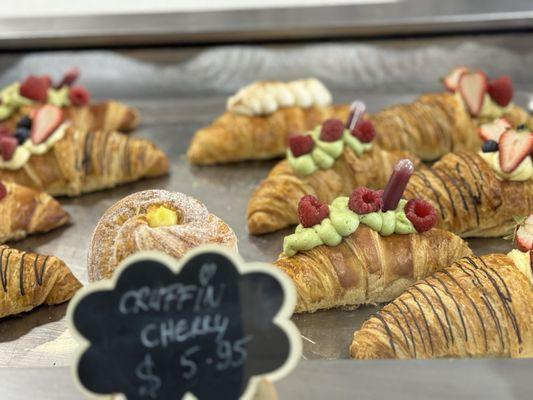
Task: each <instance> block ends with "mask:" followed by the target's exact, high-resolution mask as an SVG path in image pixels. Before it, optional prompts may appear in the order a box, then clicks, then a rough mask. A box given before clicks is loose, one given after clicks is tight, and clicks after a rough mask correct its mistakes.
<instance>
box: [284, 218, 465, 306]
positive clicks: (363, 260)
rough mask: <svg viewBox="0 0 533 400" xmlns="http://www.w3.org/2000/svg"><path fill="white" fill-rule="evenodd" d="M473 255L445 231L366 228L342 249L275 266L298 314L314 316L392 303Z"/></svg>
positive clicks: (319, 251) (310, 253)
mask: <svg viewBox="0 0 533 400" xmlns="http://www.w3.org/2000/svg"><path fill="white" fill-rule="evenodd" d="M470 254H471V250H470V249H469V247H468V245H467V244H466V243H465V242H464V241H463V240H462V239H461V238H459V237H458V236H456V235H454V234H453V233H450V232H447V231H444V230H440V229H431V230H429V231H427V232H424V233H415V234H407V235H399V234H398V235H391V236H386V237H385V236H381V235H380V234H379V233H377V232H376V231H374V230H372V229H371V228H369V227H367V226H361V225H360V226H359V228H357V230H356V231H355V232H354V233H352V234H351V235H350V236H347V237H345V238H344V239H343V241H342V242H341V243H340V244H339V245H337V246H333V247H330V246H326V245H320V246H317V247H315V248H313V249H312V250H308V251H303V252H299V253H296V254H295V255H294V256H291V257H288V256H286V255H284V254H282V255H281V256H280V258H279V259H278V260H277V261H276V262H275V263H274V265H275V266H277V267H278V268H280V269H281V270H282V271H283V272H285V273H286V274H287V275H288V276H289V277H290V278H291V279H292V281H293V282H294V285H295V286H296V292H297V304H296V312H314V311H317V310H320V309H326V308H333V307H354V306H359V305H362V304H374V303H381V302H387V301H390V300H392V299H394V298H395V297H396V296H398V295H399V294H400V293H401V292H402V291H403V290H404V289H405V288H407V287H408V286H409V285H411V284H412V283H414V282H415V281H416V280H417V279H420V278H423V277H425V276H428V275H430V274H431V273H433V272H434V271H436V270H439V269H441V268H445V267H446V266H448V265H450V264H451V263H452V262H453V261H455V260H458V259H460V258H461V257H464V256H467V255H470Z"/></svg>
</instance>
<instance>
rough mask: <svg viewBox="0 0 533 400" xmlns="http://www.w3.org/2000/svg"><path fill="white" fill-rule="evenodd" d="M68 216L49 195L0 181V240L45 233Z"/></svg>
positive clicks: (61, 223) (64, 222)
mask: <svg viewBox="0 0 533 400" xmlns="http://www.w3.org/2000/svg"><path fill="white" fill-rule="evenodd" d="M68 220H69V215H68V214H67V212H66V211H65V210H64V209H63V208H62V207H61V205H60V204H59V203H58V202H57V201H56V200H54V199H53V198H52V197H50V195H48V194H46V193H44V192H39V191H37V190H35V189H31V188H28V187H26V186H21V185H18V184H16V183H12V182H5V183H2V182H0V243H4V242H7V241H9V240H17V239H22V238H24V237H26V236H27V235H29V234H32V233H38V232H48V231H51V230H52V229H55V228H57V227H60V226H61V225H64V224H66V223H67V222H68Z"/></svg>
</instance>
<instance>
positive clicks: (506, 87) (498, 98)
mask: <svg viewBox="0 0 533 400" xmlns="http://www.w3.org/2000/svg"><path fill="white" fill-rule="evenodd" d="M488 92H489V95H490V97H491V98H492V100H494V102H495V103H496V104H498V105H499V106H501V107H505V106H507V105H508V104H509V103H510V102H511V100H512V99H513V93H514V90H513V81H511V78H509V77H508V76H506V75H503V76H500V77H499V78H497V79H493V80H492V81H491V82H490V83H489V87H488Z"/></svg>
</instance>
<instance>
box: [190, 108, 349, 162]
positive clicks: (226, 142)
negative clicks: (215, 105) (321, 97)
mask: <svg viewBox="0 0 533 400" xmlns="http://www.w3.org/2000/svg"><path fill="white" fill-rule="evenodd" d="M347 116H348V106H347V105H340V106H329V107H311V108H300V107H288V108H281V109H279V110H277V111H276V112H274V113H272V114H270V115H267V116H246V115H239V114H234V113H232V112H228V111H227V112H225V113H224V114H222V115H221V116H220V117H219V118H217V119H216V120H215V121H214V122H213V123H212V124H211V125H209V126H207V127H205V128H202V129H200V130H199V131H197V132H196V133H195V134H194V137H193V139H192V142H191V145H190V147H189V150H188V152H187V157H188V159H189V162H190V163H192V164H204V165H209V164H217V163H226V162H235V161H243V160H262V159H269V158H275V157H279V156H281V155H283V154H284V153H285V149H286V147H287V138H288V136H289V135H290V134H292V133H300V132H305V131H308V130H310V129H312V128H314V127H315V126H317V125H318V124H320V123H321V122H323V121H324V120H326V119H328V118H339V119H341V120H345V119H346V118H347Z"/></svg>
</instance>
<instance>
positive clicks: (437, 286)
mask: <svg viewBox="0 0 533 400" xmlns="http://www.w3.org/2000/svg"><path fill="white" fill-rule="evenodd" d="M350 355H351V356H352V357H353V358H357V359H373V358H437V357H533V284H532V282H531V281H529V279H528V278H527V277H526V275H525V274H523V273H522V272H520V270H519V269H518V268H517V267H516V266H515V265H514V264H513V261H512V260H511V259H510V258H509V257H507V256H505V255H503V254H490V255H487V256H483V257H466V258H463V259H461V260H459V261H457V262H455V263H454V264H453V265H452V266H450V267H449V268H446V269H444V270H442V271H438V272H436V273H435V274H433V275H432V276H430V277H428V278H425V279H423V280H421V281H419V282H417V283H416V284H415V285H413V286H411V287H410V288H409V289H407V290H406V291H405V292H404V293H403V294H402V295H401V296H399V297H398V298H397V299H396V300H394V301H393V302H392V303H390V304H388V305H386V306H385V307H383V309H382V310H381V311H379V312H378V313H377V314H376V315H375V316H373V317H371V318H370V319H368V320H367V321H366V322H365V323H364V324H363V326H362V328H361V329H360V330H359V331H357V332H355V334H354V338H353V342H352V344H351V346H350Z"/></svg>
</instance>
